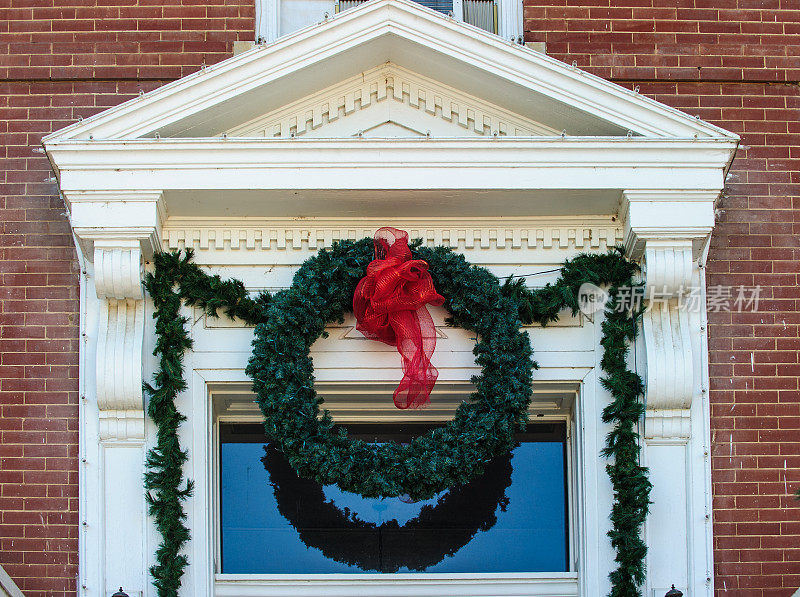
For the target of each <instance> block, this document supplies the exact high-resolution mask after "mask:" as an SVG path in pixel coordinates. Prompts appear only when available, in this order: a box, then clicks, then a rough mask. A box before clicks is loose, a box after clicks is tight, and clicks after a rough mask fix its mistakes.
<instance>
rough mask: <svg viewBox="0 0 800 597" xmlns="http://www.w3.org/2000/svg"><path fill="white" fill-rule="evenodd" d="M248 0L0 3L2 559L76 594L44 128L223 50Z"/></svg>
mask: <svg viewBox="0 0 800 597" xmlns="http://www.w3.org/2000/svg"><path fill="white" fill-rule="evenodd" d="M253 16H254V6H253V4H252V3H251V2H249V1H248V0H236V1H231V0H203V1H202V2H201V1H200V0H196V1H183V2H182V1H181V0H138V1H137V0H96V1H95V0H90V1H85V0H62V1H58V0H13V3H12V2H11V1H10V0H0V226H2V228H0V565H2V566H3V567H4V568H5V570H6V571H7V572H8V573H9V574H10V575H11V577H12V578H13V579H14V580H15V581H16V582H17V584H18V585H19V587H20V588H21V589H22V591H23V592H24V593H25V595H26V596H27V597H37V596H42V597H43V596H45V595H46V596H48V597H50V596H62V595H74V594H75V590H76V582H77V571H78V570H77V563H78V528H79V520H78V514H77V511H78V498H77V487H78V445H77V443H78V400H79V396H78V356H77V349H78V276H79V271H78V264H77V261H76V256H75V250H74V248H73V243H72V238H71V236H70V231H69V225H68V223H67V221H66V218H65V216H64V204H63V202H62V201H61V199H60V198H59V196H58V191H57V188H56V185H55V184H54V182H53V181H51V180H47V179H49V178H50V177H51V176H52V172H51V171H50V167H49V163H48V161H47V159H46V158H45V157H44V156H43V155H42V154H40V153H36V152H35V151H34V150H35V149H36V148H38V147H40V140H41V138H42V136H43V135H45V134H47V133H49V132H52V131H54V130H57V129H59V128H61V127H63V126H65V125H67V124H70V123H72V122H74V121H75V120H76V119H77V118H79V117H87V116H90V115H92V114H94V113H96V112H99V111H101V110H103V109H105V108H107V107H110V106H113V105H116V104H118V103H120V102H122V101H124V100H126V99H129V98H131V97H133V96H135V95H136V94H137V93H138V92H139V90H140V89H144V90H146V91H147V90H150V89H152V88H154V87H157V86H158V85H161V84H162V83H164V82H166V81H167V80H169V79H172V78H176V77H180V76H182V75H186V74H188V73H189V72H192V71H194V70H196V69H197V68H198V67H199V66H200V65H201V64H202V63H203V62H205V63H206V64H212V63H214V62H218V61H219V60H221V59H224V58H227V57H228V56H230V55H231V53H232V45H233V41H235V40H238V39H243V40H246V39H250V40H252V39H253V28H254V24H253Z"/></svg>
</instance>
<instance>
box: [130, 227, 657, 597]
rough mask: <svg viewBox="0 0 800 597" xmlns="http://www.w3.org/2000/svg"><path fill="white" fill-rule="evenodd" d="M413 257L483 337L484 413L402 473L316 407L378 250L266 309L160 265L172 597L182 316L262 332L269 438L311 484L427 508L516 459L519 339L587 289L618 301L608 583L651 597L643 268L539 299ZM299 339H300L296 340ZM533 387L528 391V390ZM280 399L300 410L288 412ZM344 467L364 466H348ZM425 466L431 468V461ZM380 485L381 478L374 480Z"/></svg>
mask: <svg viewBox="0 0 800 597" xmlns="http://www.w3.org/2000/svg"><path fill="white" fill-rule="evenodd" d="M413 248H414V251H415V254H416V257H418V258H421V259H424V260H425V261H427V262H428V264H429V265H430V271H431V274H432V275H433V277H434V282H435V284H436V287H437V289H438V290H439V292H440V293H441V294H443V295H444V296H445V297H446V298H447V301H446V303H445V306H446V307H447V308H448V309H449V311H450V313H451V315H452V324H453V325H458V326H461V327H465V328H469V329H472V330H474V331H475V332H476V333H477V336H478V341H477V343H476V346H475V350H474V352H475V355H476V363H477V364H478V365H480V366H481V368H482V375H481V376H479V377H478V378H476V379H475V380H474V381H475V382H476V392H475V396H474V399H473V400H472V401H471V402H468V403H465V404H463V405H462V406H461V407H460V408H459V410H458V411H457V414H456V417H455V418H454V419H453V421H451V423H450V425H448V427H447V428H446V430H445V431H442V432H439V433H441V435H440V434H437V433H432V434H430V435H429V436H426V437H425V438H423V439H422V440H421V441H420V442H419V443H416V444H413V445H412V446H410V447H409V448H408V453H407V455H408V456H409V457H411V458H412V459H413V465H404V464H403V463H402V462H398V461H397V460H396V458H397V457H398V455H399V454H404V452H403V451H398V449H397V448H396V447H389V448H388V449H386V451H384V450H381V449H378V448H372V447H369V446H368V445H365V446H361V444H358V443H356V442H352V443H351V442H349V441H348V440H347V437H346V435H342V434H341V433H340V432H337V431H335V430H334V429H333V421H332V420H331V418H330V417H329V416H324V415H323V416H322V417H321V418H320V419H316V415H317V414H318V413H319V405H320V402H321V400H320V399H319V398H318V397H317V396H316V393H314V388H313V380H314V378H313V365H312V363H311V359H310V358H309V356H308V351H309V349H310V347H311V344H312V343H313V342H314V340H316V338H318V337H319V336H320V335H322V334H324V328H325V323H326V322H328V321H335V320H338V319H341V318H342V316H343V314H344V313H345V312H346V311H348V310H349V309H350V305H351V300H352V294H353V290H354V289H355V284H356V282H357V281H358V280H359V279H360V278H361V276H362V275H363V272H364V268H365V267H366V265H367V263H369V261H370V260H371V258H372V239H363V240H361V241H357V242H351V241H343V242H339V243H336V244H335V245H334V247H333V249H332V250H330V251H321V252H320V253H319V254H318V255H316V256H315V257H312V258H311V259H309V260H308V261H306V262H305V263H304V264H303V266H302V267H301V268H300V270H299V271H298V273H297V275H296V276H295V279H294V283H293V285H292V288H291V289H289V290H287V291H284V292H282V293H278V294H277V295H276V296H275V297H271V296H270V295H269V294H267V293H262V294H261V295H260V296H259V297H257V298H255V299H254V298H251V297H250V296H248V293H247V291H246V289H245V287H244V285H243V284H242V283H241V282H240V281H239V280H228V281H223V280H221V279H220V277H219V276H210V275H208V274H206V273H205V272H204V271H202V270H201V269H200V268H199V267H198V266H197V265H196V264H194V263H192V260H191V257H192V252H191V251H189V250H187V251H186V253H185V255H181V254H180V253H178V252H173V253H158V254H156V255H155V257H154V268H153V271H151V272H148V273H147V275H146V277H145V287H146V289H147V291H148V293H149V294H150V296H151V297H152V300H153V306H154V313H153V317H154V318H155V319H156V336H157V339H156V346H155V350H154V354H155V355H156V356H157V357H158V359H159V366H158V370H157V371H156V375H155V381H154V383H153V384H152V385H150V384H145V391H146V394H147V396H148V398H149V400H148V405H147V412H148V415H149V416H150V418H151V419H152V420H153V422H154V423H155V425H156V429H157V434H156V444H155V446H154V447H153V448H151V449H150V451H149V452H148V455H147V470H146V473H145V489H146V498H147V502H148V506H149V513H150V515H151V516H152V517H153V520H154V522H155V525H156V528H157V530H158V532H159V534H160V535H161V537H162V541H161V543H160V545H159V547H158V550H157V551H156V558H155V559H156V563H155V564H154V565H153V566H152V567H151V569H150V573H151V575H152V577H153V583H154V585H155V586H156V588H157V590H158V595H159V597H176V596H177V594H178V590H179V588H180V585H181V577H182V576H183V572H184V569H185V567H186V565H187V564H188V560H187V557H186V555H184V554H182V553H181V551H182V548H183V546H184V544H185V543H186V541H188V540H189V529H188V528H187V527H186V525H185V520H186V514H185V511H184V508H183V502H184V500H186V498H187V497H189V496H190V495H191V492H192V483H191V481H185V480H184V477H183V464H184V463H185V462H186V460H187V458H188V455H187V452H186V450H184V449H182V448H181V446H180V442H179V439H178V428H179V426H180V424H181V422H182V421H184V420H185V417H184V416H183V415H182V414H181V413H180V412H179V411H178V410H177V408H176V406H175V399H176V398H177V396H178V394H179V393H180V392H181V391H183V390H184V389H186V380H185V379H184V375H183V363H182V359H183V355H184V353H185V351H186V350H188V349H189V348H191V346H192V342H191V338H190V337H189V334H188V332H187V324H188V320H187V318H186V317H184V316H182V315H181V312H180V311H181V305H182V304H183V303H185V304H187V305H195V306H198V307H200V308H202V309H203V310H204V311H205V312H206V313H207V314H208V315H209V316H212V317H217V316H218V311H219V310H222V311H223V312H224V313H225V314H227V315H228V316H230V317H231V318H234V317H236V318H240V319H241V320H243V321H245V322H247V323H249V324H251V325H255V326H256V338H255V340H254V345H253V357H252V358H251V360H250V363H249V365H248V368H247V371H248V374H250V375H251V377H253V378H254V388H255V390H256V391H257V393H258V399H259V403H260V405H261V407H262V410H265V411H266V413H265V415H266V419H267V431H268V433H269V432H270V431H271V429H270V426H273V427H274V429H275V431H277V432H278V433H274V432H273V433H272V435H273V437H275V438H276V440H278V441H281V438H283V443H284V444H285V448H286V452H287V456H290V461H291V460H292V457H293V458H294V461H293V462H292V466H294V467H295V468H296V469H298V470H299V471H300V472H305V473H306V474H308V473H312V474H319V475H320V477H321V479H320V480H321V481H322V482H325V483H338V484H339V485H340V486H341V487H343V488H345V489H349V490H350V491H353V490H354V489H353V488H359V487H360V491H359V490H358V489H355V490H356V491H359V492H360V493H362V494H363V495H366V496H370V495H399V494H401V493H404V492H403V491H401V487H400V486H401V484H402V483H401V482H406V483H407V484H408V485H409V487H408V488H407V489H409V491H407V493H409V494H411V495H414V496H415V497H426V496H430V495H432V494H434V493H436V488H437V487H446V486H450V485H457V484H459V482H461V480H466V479H468V478H470V477H474V476H475V475H477V474H478V472H480V471H481V470H482V469H483V466H484V465H485V463H486V462H487V461H488V460H489V459H490V458H489V455H491V454H492V453H502V452H503V450H508V449H510V448H511V446H512V445H513V444H512V442H511V433H512V432H513V429H514V427H515V426H516V425H517V424H519V423H523V422H524V420H525V413H526V409H527V405H528V400H529V399H530V391H531V390H530V385H531V369H532V368H534V367H535V363H533V362H532V361H531V347H530V343H529V342H528V338H527V334H526V333H524V332H520V331H519V328H520V325H521V324H525V325H528V324H531V323H538V324H540V325H547V324H548V323H549V322H552V321H557V320H558V316H559V313H560V312H561V311H563V310H564V309H568V310H571V311H572V313H573V314H576V313H577V312H578V310H579V305H578V290H579V288H580V286H581V285H582V284H584V283H586V282H590V283H592V284H595V285H598V286H603V285H607V286H608V287H609V289H608V297H609V298H608V302H607V303H606V311H605V319H604V321H603V323H602V339H601V341H600V344H601V346H602V348H603V357H602V359H601V361H600V367H601V369H602V371H603V374H604V376H603V377H602V378H601V383H602V384H603V386H604V387H605V389H606V390H607V391H608V392H609V394H610V395H611V401H610V402H609V403H608V404H607V405H606V406H605V408H604V409H603V413H602V420H603V422H604V423H607V424H609V425H610V426H611V429H610V431H609V433H608V435H607V437H606V447H605V448H604V449H603V452H602V453H603V456H605V457H607V458H609V459H610V462H609V464H608V465H607V466H606V470H607V472H608V475H609V477H610V479H611V483H612V487H613V491H614V502H613V504H612V509H611V513H610V518H611V529H610V530H609V531H608V536H609V538H610V540H611V545H612V547H613V548H614V550H615V552H616V557H615V561H616V562H617V567H616V569H615V570H613V571H612V572H611V573H610V575H609V577H610V580H611V593H610V595H611V597H638V596H640V595H641V593H640V591H639V587H640V585H641V584H642V583H643V582H644V574H645V565H644V562H645V556H646V553H647V547H646V545H645V543H644V541H643V540H642V537H641V534H640V533H641V529H642V525H643V524H644V521H645V518H646V516H647V513H648V510H649V504H650V500H649V496H650V489H651V485H650V482H649V481H648V479H647V469H646V468H645V467H643V466H641V464H640V463H639V455H640V447H639V435H638V432H637V424H638V422H639V419H640V417H641V416H642V414H643V413H644V405H643V403H642V397H643V395H644V388H643V383H642V380H641V378H640V377H639V375H637V374H636V373H635V372H634V371H631V370H630V369H629V368H628V364H627V354H628V345H629V343H630V342H632V341H633V339H634V338H635V336H636V317H637V315H638V313H636V312H633V311H631V310H630V308H629V307H630V306H626V305H624V304H623V300H622V296H623V295H622V293H621V292H620V289H621V288H624V287H627V288H628V289H629V290H630V287H631V286H632V285H633V276H634V274H635V273H636V271H637V268H636V265H635V264H633V263H631V262H630V261H628V260H627V259H625V257H624V255H623V251H622V250H621V249H619V250H614V251H609V252H608V253H605V254H581V255H578V256H576V257H574V258H572V259H570V260H569V261H567V262H565V263H564V265H563V267H562V268H561V270H560V274H559V277H558V279H557V280H556V282H555V283H553V284H547V285H546V286H545V287H544V288H539V289H535V290H530V289H528V288H526V286H525V284H524V283H523V280H520V279H516V280H508V281H507V282H506V283H505V284H503V285H502V286H501V285H500V284H499V283H498V280H497V278H495V277H494V276H493V275H492V274H491V273H489V272H488V271H487V270H485V269H483V268H478V267H475V266H471V265H469V264H468V263H467V262H466V260H465V259H464V257H462V256H461V255H458V254H456V253H454V252H452V251H451V250H450V249H448V248H443V247H436V248H426V247H420V246H419V242H417V243H416V244H415V245H413ZM345 286H347V292H345V291H344V289H345ZM273 303H274V304H273ZM287 327H291V328H292V329H293V330H294V332H295V335H289V334H285V333H283V332H282V330H283V329H284V328H287ZM523 340H524V341H523ZM501 372H503V373H507V374H508V375H507V377H503V376H502V375H501ZM523 380H524V387H522V385H520V384H521V383H522V382H523ZM277 390H280V391H282V392H283V393H280V392H278V391H277ZM289 391H293V392H296V395H293V394H289V393H288V392H289ZM281 397H283V398H287V399H288V400H289V403H290V404H291V405H292V406H294V407H296V409H295V410H288V409H287V408H286V407H284V406H282V404H281V403H280V400H281ZM273 408H274V409H275V410H273ZM321 440H324V441H322V443H320V441H321ZM304 444H305V445H304ZM487 446H488V447H487ZM361 450H364V452H363V454H365V455H367V456H369V457H370V458H373V460H371V461H369V462H368V463H367V468H366V469H362V468H360V467H361V466H362V463H361V462H360V461H359V460H358V458H360V456H361V455H362V452H361ZM323 454H327V455H328V456H330V457H331V458H332V460H331V463H332V464H331V466H328V465H327V464H326V463H325V462H324V461H323V460H322V459H321V456H322V455H323ZM345 454H349V455H352V456H353V457H354V459H355V460H354V461H353V462H349V461H345V460H344V458H343V456H344V455H345ZM392 455H394V458H395V459H394V460H393V459H392ZM422 455H425V456H426V458H427V457H428V456H430V458H431V459H430V460H423V459H419V458H418V457H420V456H422ZM454 457H455V458H460V459H461V462H463V463H465V464H466V465H467V468H466V470H457V468H456V467H455V466H454V465H453V462H449V461H448V458H450V459H452V458H454ZM471 458H474V460H472V461H470V459H471ZM376 462H386V463H387V464H388V465H390V466H389V468H388V469H387V471H382V470H375V469H374V468H371V467H374V465H375V463H376ZM334 470H338V471H340V472H343V473H346V475H345V477H343V478H342V479H339V478H331V477H330V476H329V475H331V474H332V471H334ZM373 473H374V475H375V477H374V478H369V475H370V474H373ZM326 475H327V476H326ZM348 475H349V476H348ZM362 475H363V477H362Z"/></svg>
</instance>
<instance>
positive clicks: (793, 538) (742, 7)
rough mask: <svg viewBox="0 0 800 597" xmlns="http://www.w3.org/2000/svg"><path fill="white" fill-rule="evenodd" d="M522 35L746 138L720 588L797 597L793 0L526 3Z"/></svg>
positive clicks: (726, 256)
mask: <svg viewBox="0 0 800 597" xmlns="http://www.w3.org/2000/svg"><path fill="white" fill-rule="evenodd" d="M726 7H729V8H726ZM525 29H526V40H527V41H544V42H546V44H547V52H548V54H550V55H552V56H555V57H556V58H559V59H561V60H564V61H566V62H569V63H572V62H573V61H576V62H577V64H578V66H579V67H582V68H586V69H587V70H589V71H591V72H593V73H594V74H597V75H600V76H602V77H606V78H609V79H611V80H613V81H616V82H618V83H621V84H623V85H626V86H628V87H632V86H634V85H638V86H639V87H640V91H641V93H644V94H647V95H649V96H650V97H653V98H655V99H657V100H659V101H661V102H664V103H666V104H669V105H671V106H675V107H676V108H679V109H681V110H684V111H686V112H688V113H689V114H697V115H699V116H700V117H701V118H703V119H705V120H708V121H710V122H713V123H715V124H718V125H720V126H722V127H724V128H726V129H728V130H731V131H733V132H735V133H738V134H739V135H740V136H741V137H742V147H741V148H740V150H739V153H738V154H737V157H736V160H735V162H734V165H733V168H732V169H731V177H730V184H729V185H728V188H727V193H726V196H725V197H724V199H723V200H722V203H721V205H720V212H719V219H718V223H717V228H716V229H715V232H714V240H713V244H712V249H711V252H710V254H709V260H710V261H709V266H708V274H709V275H708V284H709V285H717V284H724V285H731V286H739V285H745V286H753V285H761V286H762V287H763V291H762V293H761V297H762V300H761V302H760V305H759V311H758V312H757V313H712V314H710V323H709V336H710V348H711V354H710V363H711V402H712V421H711V425H712V467H713V471H712V475H713V476H712V480H713V491H714V557H715V571H714V572H715V587H716V593H717V595H719V596H723V595H736V596H737V597H750V596H753V597H766V596H782V597H784V596H785V597H788V596H789V595H792V594H793V593H794V591H795V590H796V589H797V588H798V587H800V502H797V501H795V500H794V498H793V497H792V496H791V493H793V492H794V491H796V490H797V489H798V488H800V391H799V390H800V388H798V375H800V361H798V350H800V340H799V339H798V324H800V316H799V315H798V299H800V292H798V288H797V283H798V279H797V275H798V272H800V236H799V235H798V233H800V217H799V216H800V174H798V171H799V170H800V88H798V79H800V35H798V34H800V3H798V2H797V0H736V1H734V0H730V1H728V2H724V1H722V2H721V1H719V0H672V1H668V0H611V1H610V0H605V1H603V0H596V1H588V0H583V1H578V0H549V1H541V0H525ZM751 359H752V360H751Z"/></svg>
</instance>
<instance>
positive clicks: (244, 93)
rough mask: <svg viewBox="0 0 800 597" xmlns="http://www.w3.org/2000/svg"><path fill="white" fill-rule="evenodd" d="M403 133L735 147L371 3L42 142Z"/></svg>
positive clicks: (535, 57) (653, 106) (498, 42)
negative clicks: (702, 141) (707, 143)
mask: <svg viewBox="0 0 800 597" xmlns="http://www.w3.org/2000/svg"><path fill="white" fill-rule="evenodd" d="M387 69H388V71H387ZM381 77H383V80H382V79H381ZM390 79H391V80H390ZM342 116H344V118H342ZM348 119H349V122H348ZM362 121H363V122H362ZM334 122H339V123H342V124H337V125H336V126H333V123H334ZM309 123H310V125H309ZM345 123H346V124H345ZM403 127H405V128H408V129H410V131H409V135H410V136H415V135H416V136H418V135H419V134H424V133H426V132H427V131H431V135H434V136H439V137H453V136H454V137H464V136H486V135H492V134H494V133H495V132H496V133H497V134H498V136H518V137H521V136H529V137H537V136H552V135H556V134H557V135H561V134H562V132H563V133H565V134H566V136H570V137H626V136H633V137H644V138H658V139H670V138H672V139H692V138H698V139H725V140H731V139H736V136H735V135H732V134H730V133H728V132H726V131H724V130H722V129H720V128H718V127H716V126H713V125H711V124H708V123H705V122H703V121H701V120H699V119H696V118H694V117H693V116H689V115H687V114H684V113H682V112H680V111H678V110H675V109H673V108H670V107H668V106H665V105H663V104H660V103H658V102H655V101H653V100H651V99H649V98H646V97H643V96H641V95H640V94H638V93H635V92H633V91H631V90H628V89H625V88H623V87H621V86H619V85H615V84H613V83H610V82H608V81H605V80H603V79H601V78H599V77H595V76H593V75H590V74H588V73H585V72H583V71H581V70H579V69H577V68H574V67H571V66H569V65H567V64H565V63H563V62H560V61H558V60H555V59H553V58H550V57H548V56H546V55H544V54H542V53H539V52H535V51H533V50H530V49H528V48H525V47H524V46H520V45H518V44H513V43H509V42H507V41H504V40H502V39H500V38H499V37H497V36H495V35H492V34H490V33H487V32H485V31H482V30H479V29H477V28H475V27H471V26H469V25H466V24H464V23H462V22H458V21H455V20H454V19H451V18H448V17H446V16H443V15H441V14H439V13H437V12H435V11H432V10H430V9H427V8H425V7H424V6H421V5H420V4H417V3H415V2H410V1H409V0H372V1H370V2H366V3H364V4H362V5H361V6H359V7H357V8H354V9H352V10H347V11H344V12H343V13H340V14H338V15H336V16H335V17H334V18H331V19H327V20H326V21H325V22H323V23H319V24H317V25H313V26H311V27H308V28H306V29H303V30H301V31H299V32H297V33H295V34H292V35H288V36H286V37H283V38H281V39H279V40H278V41H276V42H274V43H271V44H264V45H260V46H257V47H255V48H254V49H252V50H250V51H248V52H244V53H242V54H239V55H237V56H234V57H232V58H230V59H228V60H225V61H223V62H220V63H218V64H216V65H214V66H211V67H208V68H204V69H202V70H201V71H199V72H197V73H194V74H192V75H189V76H187V77H184V78H182V79H180V80H178V81H175V82H173V83H170V84H168V85H165V86H163V87H161V88H159V89H156V90H154V91H152V92H150V93H147V94H144V95H143V96H142V97H139V98H136V99H133V100H131V101H128V102H126V103H124V104H121V105H120V106H116V107H114V108H111V109H109V110H106V111H105V112H102V113H100V114H98V115H96V116H94V117H92V118H88V119H86V120H84V121H82V122H79V123H76V124H74V125H72V126H70V127H67V128H65V129H63V130H61V131H59V132H57V133H54V134H53V135H50V136H48V137H46V138H45V143H46V144H54V143H57V142H60V141H65V140H87V139H90V138H91V139H95V140H123V139H141V138H151V139H152V138H155V137H160V138H162V139H164V138H170V137H171V138H181V139H191V138H215V137H216V138H219V137H222V136H224V135H226V134H227V135H228V136H236V137H245V136H247V137H250V136H254V137H256V138H263V137H267V138H274V137H290V136H291V130H292V128H295V134H296V136H299V137H302V136H306V137H313V136H322V137H337V136H343V137H347V136H351V135H353V134H355V133H357V132H358V131H364V132H365V133H366V132H367V131H371V134H373V135H377V134H379V133H380V134H384V135H387V136H399V135H400V134H401V132H402V129H403Z"/></svg>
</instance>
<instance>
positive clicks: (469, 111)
mask: <svg viewBox="0 0 800 597" xmlns="http://www.w3.org/2000/svg"><path fill="white" fill-rule="evenodd" d="M225 133H226V134H227V135H228V136H229V137H273V138H275V137H279V138H290V137H301V136H305V137H312V138H314V137H316V138H336V137H352V136H359V135H361V136H365V137H384V138H385V137H389V138H392V137H394V138H398V137H418V136H426V135H432V136H434V137H462V136H476V135H477V136H486V135H499V136H513V137H532V136H548V135H557V134H560V131H556V130H555V129H553V128H551V127H548V126H546V125H543V124H541V123H539V122H536V121H534V120H532V119H530V118H526V117H524V116H520V115H519V114H515V113H513V112H511V111H509V110H507V109H505V108H503V107H502V106H498V105H496V104H493V103H490V102H487V101H485V100H482V99H480V98H478V97H475V96H473V95H469V94H466V93H463V92H461V91H459V90H457V89H454V88H452V87H449V86H447V85H444V84H442V83H440V82H438V81H435V80H433V79H429V78H427V77H423V76H421V75H419V74H417V73H414V72H411V71H409V70H407V69H404V68H401V67H399V66H397V65H395V64H391V63H390V64H386V65H382V66H379V67H377V68H374V69H371V70H369V71H366V72H364V73H361V74H359V75H356V76H355V77H351V78H349V79H347V80H345V81H342V82H341V83H337V84H336V85H333V86H331V87H329V88H327V89H323V90H321V91H319V92H316V93H313V94H310V95H308V96H306V97H304V98H301V99H300V100H298V101H296V102H292V103H291V104H289V105H287V106H283V107H281V108H279V109H277V110H273V111H272V112H269V113H268V114H264V115H263V116H259V117H258V118H255V119H253V120H250V121H248V122H246V123H244V124H241V125H239V126H236V127H233V128H231V129H229V130H227V131H226V132H225Z"/></svg>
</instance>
